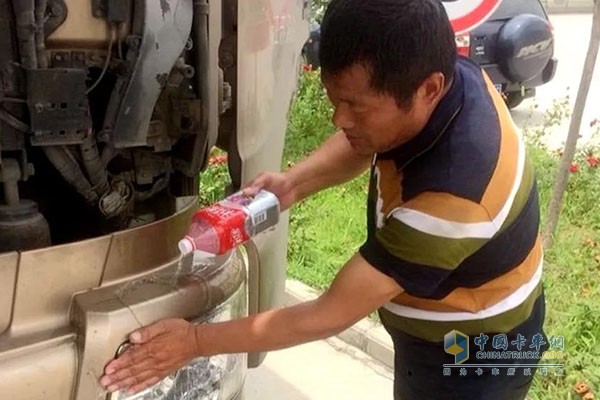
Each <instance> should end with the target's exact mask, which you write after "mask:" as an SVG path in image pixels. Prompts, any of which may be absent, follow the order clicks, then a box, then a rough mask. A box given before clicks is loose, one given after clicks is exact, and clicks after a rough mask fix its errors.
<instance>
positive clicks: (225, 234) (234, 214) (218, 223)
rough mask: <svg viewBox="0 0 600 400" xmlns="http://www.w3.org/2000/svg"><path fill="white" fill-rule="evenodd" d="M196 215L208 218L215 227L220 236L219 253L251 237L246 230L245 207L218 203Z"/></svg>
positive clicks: (246, 216)
mask: <svg viewBox="0 0 600 400" xmlns="http://www.w3.org/2000/svg"><path fill="white" fill-rule="evenodd" d="M196 217H198V218H202V219H204V220H206V221H207V222H209V223H210V224H211V225H212V226H213V228H214V229H215V232H216V234H217V236H218V237H219V252H218V254H222V253H225V252H226V251H228V250H231V249H232V248H234V247H236V246H238V245H240V244H242V243H244V242H245V241H247V240H248V239H249V238H250V237H249V235H248V232H246V218H248V215H247V214H246V212H245V211H244V210H243V209H240V208H234V207H226V206H224V205H223V204H220V203H217V204H214V205H212V206H210V207H207V208H204V209H202V210H200V211H198V212H197V213H196Z"/></svg>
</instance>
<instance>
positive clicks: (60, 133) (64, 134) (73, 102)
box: [27, 68, 91, 146]
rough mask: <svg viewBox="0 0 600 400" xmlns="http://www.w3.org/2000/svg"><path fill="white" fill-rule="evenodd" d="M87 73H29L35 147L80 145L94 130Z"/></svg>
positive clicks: (63, 69) (28, 90)
mask: <svg viewBox="0 0 600 400" xmlns="http://www.w3.org/2000/svg"><path fill="white" fill-rule="evenodd" d="M86 78H87V71H86V70H85V69H67V68H62V69H59V68H53V69H36V70H28V71H27V98H28V106H29V113H30V117H31V118H30V119H31V130H32V131H33V132H34V134H33V136H32V137H31V144H32V145H34V146H35V145H56V144H78V143H81V142H82V141H83V138H84V137H85V135H86V133H87V131H88V130H89V129H90V128H91V119H90V117H89V111H88V102H87V97H86V94H85V90H86V85H85V81H86Z"/></svg>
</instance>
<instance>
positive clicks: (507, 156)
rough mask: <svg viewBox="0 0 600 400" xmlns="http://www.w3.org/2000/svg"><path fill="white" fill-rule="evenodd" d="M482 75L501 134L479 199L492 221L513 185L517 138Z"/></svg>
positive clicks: (500, 100) (503, 106)
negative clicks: (492, 168)
mask: <svg viewBox="0 0 600 400" xmlns="http://www.w3.org/2000/svg"><path fill="white" fill-rule="evenodd" d="M483 75H484V79H485V81H486V83H487V86H488V92H489V93H490V96H491V98H492V100H493V102H494V107H495V108H496V112H497V113H498V120H499V123H500V132H501V139H500V152H499V154H498V162H497V164H496V168H495V170H494V173H493V174H492V177H491V179H490V181H489V183H488V185H487V188H486V190H485V192H484V194H483V198H482V199H481V205H482V206H483V207H485V208H486V210H487V211H488V213H489V214H490V217H491V218H492V219H493V218H495V217H496V215H498V213H499V212H500V210H502V207H503V206H504V204H505V203H506V201H507V199H508V197H509V195H510V192H511V190H512V188H513V185H514V184H515V179H516V177H517V167H518V151H519V137H518V134H517V132H516V131H515V129H516V128H515V127H514V124H513V123H512V122H511V117H510V114H509V112H508V109H507V108H506V105H505V104H504V101H503V100H502V97H501V96H500V94H499V93H498V91H497V90H496V88H495V87H494V85H493V84H492V82H491V81H490V80H489V78H488V76H487V75H486V74H485V73H483ZM521 151H524V149H521Z"/></svg>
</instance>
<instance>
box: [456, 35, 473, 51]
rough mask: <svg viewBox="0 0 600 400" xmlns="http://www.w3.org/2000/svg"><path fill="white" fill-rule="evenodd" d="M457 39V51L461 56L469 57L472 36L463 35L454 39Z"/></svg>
mask: <svg viewBox="0 0 600 400" xmlns="http://www.w3.org/2000/svg"><path fill="white" fill-rule="evenodd" d="M454 38H455V39H456V49H457V51H458V54H460V55H461V56H465V57H469V54H470V49H471V35H470V34H468V33H461V34H460V35H456V36H455V37H454Z"/></svg>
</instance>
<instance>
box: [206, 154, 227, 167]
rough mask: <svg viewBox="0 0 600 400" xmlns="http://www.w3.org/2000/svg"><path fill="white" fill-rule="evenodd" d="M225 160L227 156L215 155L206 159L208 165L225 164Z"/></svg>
mask: <svg viewBox="0 0 600 400" xmlns="http://www.w3.org/2000/svg"><path fill="white" fill-rule="evenodd" d="M226 162H227V156H226V155H223V156H215V157H211V158H209V159H208V165H218V164H225V163H226Z"/></svg>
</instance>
